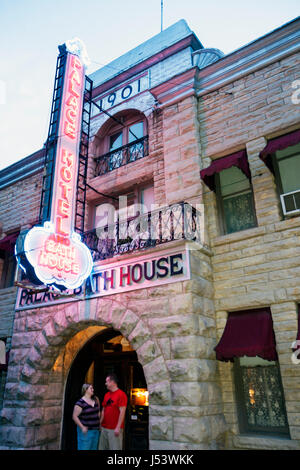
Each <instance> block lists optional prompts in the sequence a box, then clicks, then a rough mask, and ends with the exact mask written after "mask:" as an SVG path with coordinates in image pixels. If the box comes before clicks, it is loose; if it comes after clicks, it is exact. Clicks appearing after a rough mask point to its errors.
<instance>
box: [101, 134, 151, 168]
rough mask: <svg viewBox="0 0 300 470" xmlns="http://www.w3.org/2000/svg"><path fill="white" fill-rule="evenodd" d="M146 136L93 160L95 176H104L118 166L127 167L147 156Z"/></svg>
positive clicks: (147, 140)
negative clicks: (94, 162)
mask: <svg viewBox="0 0 300 470" xmlns="http://www.w3.org/2000/svg"><path fill="white" fill-rule="evenodd" d="M148 142H149V139H148V136H147V135H146V136H144V137H142V138H141V139H138V140H135V141H134V142H132V143H130V144H127V145H123V147H120V148H118V149H116V150H114V151H113V152H109V153H106V154H104V155H101V157H98V158H96V159H95V161H96V168H95V176H100V175H105V174H106V173H108V172H110V171H112V170H115V169H116V168H119V167H120V166H123V165H127V164H128V163H131V162H135V161H136V160H139V159H140V158H143V157H145V156H146V155H148V151H149V149H148Z"/></svg>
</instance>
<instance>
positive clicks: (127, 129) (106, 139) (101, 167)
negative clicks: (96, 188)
mask: <svg viewBox="0 0 300 470" xmlns="http://www.w3.org/2000/svg"><path fill="white" fill-rule="evenodd" d="M98 137H99V145H98V147H97V154H98V155H97V158H96V170H95V176H100V175H103V174H105V173H108V172H109V171H112V170H115V169H116V168H119V167H120V166H123V165H126V164H128V163H131V162H134V161H136V160H139V159H140V158H142V157H144V156H146V155H148V135H147V120H146V118H145V116H144V115H143V114H142V113H140V112H138V111H133V110H131V111H128V110H127V111H126V113H124V112H122V113H118V114H116V115H115V116H113V117H111V118H110V119H109V121H108V122H107V123H106V124H105V125H104V126H103V129H101V131H100V135H98Z"/></svg>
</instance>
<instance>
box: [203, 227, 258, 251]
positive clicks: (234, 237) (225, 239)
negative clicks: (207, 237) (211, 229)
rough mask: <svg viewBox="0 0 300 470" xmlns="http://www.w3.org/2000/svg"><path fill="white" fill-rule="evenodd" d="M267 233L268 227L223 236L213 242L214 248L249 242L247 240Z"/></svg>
mask: <svg viewBox="0 0 300 470" xmlns="http://www.w3.org/2000/svg"><path fill="white" fill-rule="evenodd" d="M265 233H266V227H254V228H251V229H248V230H241V231H240V232H235V233H230V234H228V235H221V236H219V237H216V238H215V239H214V240H213V241H212V246H213V247H214V246H220V245H225V244H226V243H232V242H238V241H241V240H247V238H254V237H258V236H260V235H264V234H265Z"/></svg>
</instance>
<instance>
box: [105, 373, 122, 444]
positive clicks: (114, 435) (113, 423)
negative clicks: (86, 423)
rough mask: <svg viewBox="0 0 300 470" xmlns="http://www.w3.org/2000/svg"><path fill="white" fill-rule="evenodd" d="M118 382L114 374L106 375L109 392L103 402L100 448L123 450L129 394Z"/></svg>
mask: <svg viewBox="0 0 300 470" xmlns="http://www.w3.org/2000/svg"><path fill="white" fill-rule="evenodd" d="M117 384H118V379H117V377H116V376H115V375H114V374H110V375H108V376H107V377H106V381H105V385H106V388H107V390H108V392H107V393H106V394H105V395H104V399H103V402H102V411H101V417H100V426H101V435H100V443H99V449H100V450H122V446H123V430H124V418H125V412H126V406H127V396H126V394H125V393H124V392H123V391H122V390H120V389H119V388H118V385H117Z"/></svg>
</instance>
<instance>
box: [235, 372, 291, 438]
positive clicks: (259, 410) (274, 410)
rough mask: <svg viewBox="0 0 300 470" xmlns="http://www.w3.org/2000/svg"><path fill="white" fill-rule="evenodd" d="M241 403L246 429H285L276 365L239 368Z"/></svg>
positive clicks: (281, 395) (285, 420)
mask: <svg viewBox="0 0 300 470" xmlns="http://www.w3.org/2000/svg"><path fill="white" fill-rule="evenodd" d="M241 375H242V384H243V391H242V393H243V401H244V405H245V409H246V419H247V424H248V427H249V428H250V429H251V428H253V429H254V428H256V429H257V428H269V429H270V428H272V429H274V431H276V429H277V430H278V431H283V430H284V428H286V427H287V419H286V413H285V405H284V397H283V392H282V387H281V380H280V372H279V368H278V366H277V365H270V366H267V367H263V366H256V367H241Z"/></svg>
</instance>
